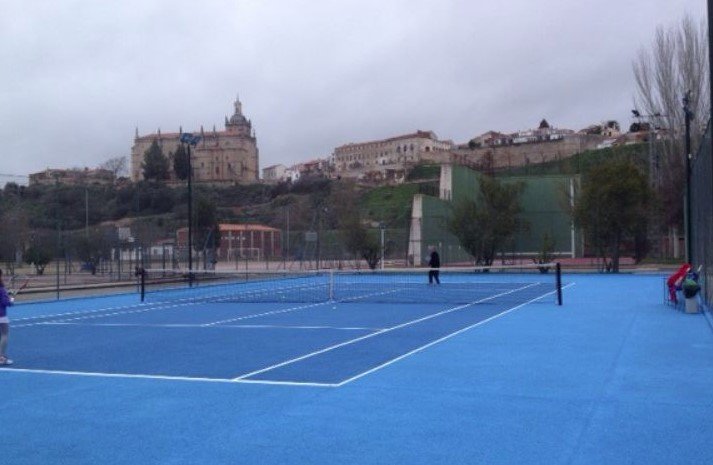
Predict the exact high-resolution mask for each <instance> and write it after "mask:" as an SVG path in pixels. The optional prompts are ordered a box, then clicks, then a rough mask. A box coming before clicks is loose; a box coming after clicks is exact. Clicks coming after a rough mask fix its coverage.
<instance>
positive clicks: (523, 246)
mask: <svg viewBox="0 0 713 465" xmlns="http://www.w3.org/2000/svg"><path fill="white" fill-rule="evenodd" d="M446 172H447V173H448V172H449V173H450V185H449V186H448V189H447V191H448V194H450V197H451V199H450V200H441V199H439V198H436V197H432V196H425V195H424V196H423V198H422V218H421V224H420V228H421V229H420V232H421V234H420V240H419V244H418V245H417V247H419V248H420V250H421V257H422V259H423V260H425V259H426V258H427V248H428V246H429V245H434V246H436V247H438V249H439V253H440V254H441V260H442V261H443V263H446V264H455V263H464V262H468V261H472V257H470V255H469V254H468V253H467V252H465V250H463V248H462V247H461V246H460V243H459V241H458V239H457V238H456V237H455V236H453V235H452V234H451V233H450V232H449V230H448V222H449V221H450V214H451V210H452V206H453V205H454V204H455V203H457V202H459V201H462V200H474V199H477V197H478V192H479V186H480V181H479V179H480V175H479V174H478V173H476V172H474V171H472V170H470V169H468V168H466V167H461V166H449V167H448V168H447V171H446ZM499 180H500V181H501V182H503V183H518V182H519V183H522V184H523V193H522V196H521V207H522V212H521V214H520V219H521V220H522V223H523V225H524V227H523V229H522V230H521V231H519V232H518V233H517V234H516V235H515V236H514V237H513V239H512V241H511V242H510V244H509V245H508V246H507V247H506V250H503V251H502V253H501V256H500V258H501V259H503V260H504V261H508V260H513V259H517V258H519V257H524V256H534V255H536V254H537V253H539V252H540V251H541V250H542V246H543V240H544V237H545V235H548V236H549V237H550V238H551V239H552V240H553V241H554V251H555V253H556V254H558V255H560V256H580V255H581V252H582V251H581V243H582V241H581V237H580V236H579V234H578V233H576V232H575V230H574V229H573V227H572V219H571V215H570V209H571V199H572V198H573V197H574V196H575V195H576V193H577V191H578V189H579V177H578V176H568V175H549V176H518V177H501V178H499ZM441 189H443V187H442V188H441ZM476 201H477V200H476ZM415 265H419V264H418V263H416V264H415Z"/></svg>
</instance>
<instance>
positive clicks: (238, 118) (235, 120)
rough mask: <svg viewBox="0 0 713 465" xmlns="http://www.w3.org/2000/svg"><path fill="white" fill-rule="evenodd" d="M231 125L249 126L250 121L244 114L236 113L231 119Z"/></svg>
mask: <svg viewBox="0 0 713 465" xmlns="http://www.w3.org/2000/svg"><path fill="white" fill-rule="evenodd" d="M230 124H235V125H238V124H248V120H247V118H245V116H243V115H242V114H240V113H235V114H234V115H233V116H231V117H230Z"/></svg>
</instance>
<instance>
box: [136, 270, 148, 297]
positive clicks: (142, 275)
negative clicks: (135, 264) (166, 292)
mask: <svg viewBox="0 0 713 465" xmlns="http://www.w3.org/2000/svg"><path fill="white" fill-rule="evenodd" d="M136 274H138V275H139V281H140V283H141V302H143V301H144V299H145V297H146V270H145V269H144V268H138V269H137V270H136Z"/></svg>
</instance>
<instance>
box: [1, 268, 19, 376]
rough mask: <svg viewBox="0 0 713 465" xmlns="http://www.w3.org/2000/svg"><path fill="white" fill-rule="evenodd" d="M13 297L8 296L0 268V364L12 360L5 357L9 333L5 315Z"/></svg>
mask: <svg viewBox="0 0 713 465" xmlns="http://www.w3.org/2000/svg"><path fill="white" fill-rule="evenodd" d="M14 301H15V299H13V298H12V297H10V296H9V295H8V293H7V291H6V290H5V284H4V283H3V281H2V270H0V366H7V365H12V360H10V359H9V358H7V354H6V351H7V339H8V335H9V333H10V320H9V319H8V317H7V307H10V306H12V304H13V302H14Z"/></svg>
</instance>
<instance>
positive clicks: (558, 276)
mask: <svg viewBox="0 0 713 465" xmlns="http://www.w3.org/2000/svg"><path fill="white" fill-rule="evenodd" d="M555 275H556V279H555V280H556V284H555V286H557V305H562V265H560V262H557V263H556V264H555Z"/></svg>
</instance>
